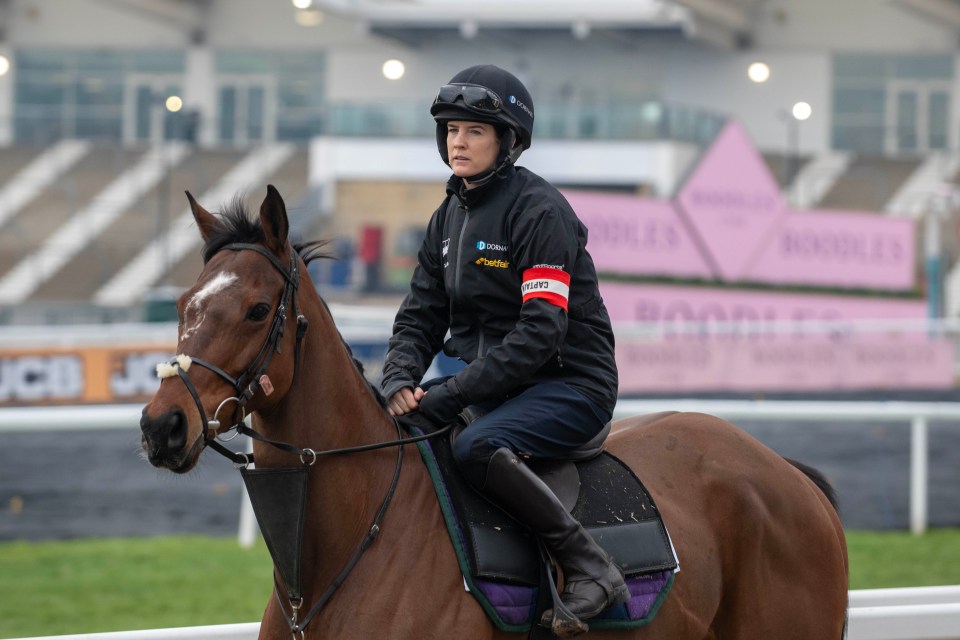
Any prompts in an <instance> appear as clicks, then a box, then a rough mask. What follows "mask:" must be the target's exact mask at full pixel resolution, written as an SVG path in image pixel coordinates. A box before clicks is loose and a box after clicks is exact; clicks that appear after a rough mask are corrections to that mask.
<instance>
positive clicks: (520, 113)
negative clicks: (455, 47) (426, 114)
mask: <svg viewBox="0 0 960 640" xmlns="http://www.w3.org/2000/svg"><path fill="white" fill-rule="evenodd" d="M430 114H431V115H432V116H433V119H434V120H436V121H437V148H438V149H439V151H440V157H441V158H443V161H444V162H445V163H447V164H448V165H449V164H450V158H448V157H447V122H449V121H451V120H466V121H469V122H486V123H488V124H492V125H494V126H495V127H496V128H497V133H498V134H499V136H500V153H499V155H498V156H497V162H496V169H495V170H494V171H493V173H496V172H497V171H499V170H501V169H502V168H503V167H505V166H506V165H508V164H513V163H514V162H516V161H517V158H519V157H520V154H521V153H523V151H524V150H525V149H529V148H530V143H531V139H532V137H533V98H532V97H531V96H530V93H529V92H528V91H527V88H526V87H524V86H523V83H522V82H520V80H518V79H517V77H516V76H515V75H513V74H512V73H510V72H509V71H504V70H503V69H501V68H500V67H497V66H494V65H492V64H481V65H477V66H474V67H470V68H469V69H464V70H463V71H461V72H460V73H458V74H457V75H455V76H453V77H452V78H451V79H450V82H448V83H447V84H445V85H444V86H442V87H440V91H439V92H438V93H437V97H436V99H435V100H434V101H433V106H431V107H430ZM518 141H519V142H518ZM491 175H492V174H491Z"/></svg>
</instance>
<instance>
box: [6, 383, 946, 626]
mask: <svg viewBox="0 0 960 640" xmlns="http://www.w3.org/2000/svg"><path fill="white" fill-rule="evenodd" d="M666 410H682V411H700V412H703V413H710V414H714V415H718V416H722V417H724V418H730V419H738V418H747V419H782V420H810V421H820V422H825V421H829V422H832V423H834V422H853V421H857V422H862V421H867V420H869V421H883V422H902V423H904V424H905V425H906V424H909V425H910V428H911V456H910V460H911V475H910V477H911V480H910V484H911V490H910V497H911V505H910V523H911V529H912V530H913V531H914V532H915V533H920V532H922V531H924V530H925V529H926V526H927V482H928V478H927V459H928V445H927V428H928V424H929V422H930V421H932V420H937V421H945V422H960V404H958V403H935V402H934V403H930V402H923V403H918V402H809V401H797V402H791V401H724V400H694V399H690V400H625V401H621V402H620V403H619V404H618V405H617V408H616V412H615V415H616V416H617V417H623V416H627V415H634V414H642V413H652V412H656V411H666ZM140 411H141V406H140V405H109V406H94V407H42V408H33V407H31V408H7V409H0V433H3V432H13V431H18V432H30V431H81V430H91V429H132V428H136V426H137V425H138V424H139V419H140ZM244 520H252V519H249V518H241V521H242V522H243V521H244ZM244 526H248V527H252V526H253V525H252V523H249V522H248V523H247V524H246V525H244ZM247 536H252V533H251V531H244V530H243V529H241V539H244V538H245V537H247ZM258 629H259V624H258V623H246V624H232V625H216V626H208V627H189V628H181V629H154V630H148V631H123V632H117V633H98V634H91V635H70V636H58V637H57V638H58V640H94V639H96V640H253V639H255V638H256V637H257V634H258ZM849 640H960V586H958V587H926V588H915V589H879V590H869V591H852V592H851V593H850V635H849Z"/></svg>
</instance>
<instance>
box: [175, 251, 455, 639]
mask: <svg viewBox="0 0 960 640" xmlns="http://www.w3.org/2000/svg"><path fill="white" fill-rule="evenodd" d="M222 250H230V251H255V252H257V253H259V254H260V255H262V256H264V257H265V258H267V259H268V260H269V261H270V264H271V265H273V267H274V268H275V269H276V270H277V271H278V272H279V273H280V274H281V275H282V276H283V279H284V287H283V293H282V295H281V296H280V303H279V304H278V305H277V310H276V311H275V312H274V316H273V320H272V322H271V324H270V329H269V331H268V333H267V336H266V338H265V339H264V341H263V344H262V345H261V347H260V350H259V351H258V353H257V355H256V357H255V358H254V359H253V362H251V364H250V365H249V366H248V367H247V368H246V369H245V370H244V371H243V373H241V374H240V375H238V376H236V377H234V376H231V375H230V374H229V373H227V372H226V371H224V370H223V369H221V368H220V367H218V366H216V365H214V364H212V363H210V362H207V361H206V360H203V359H201V358H197V357H194V356H190V362H191V364H197V365H199V366H201V367H203V368H205V369H207V370H209V371H212V372H213V373H215V374H216V375H217V376H219V377H220V378H222V379H223V380H225V381H226V382H227V383H228V384H229V385H230V386H231V387H232V388H233V389H234V391H235V392H236V395H235V396H231V397H228V398H226V399H225V400H223V401H222V402H220V404H219V405H218V406H217V409H216V411H214V414H213V417H211V418H208V417H207V413H206V410H205V409H204V407H203V403H202V401H201V400H200V394H199V393H198V392H197V389H196V387H195V385H194V384H193V382H192V380H191V379H190V375H189V373H188V372H187V369H188V368H189V367H184V366H182V365H181V361H180V358H179V357H178V358H174V359H173V360H171V361H170V362H169V364H170V365H171V366H172V367H173V368H174V370H175V375H177V377H179V378H180V379H181V380H182V381H183V384H184V386H186V388H187V391H188V392H189V393H190V396H191V397H192V398H193V401H194V403H195V404H196V407H197V411H198V412H199V414H200V419H201V422H202V424H203V430H202V432H201V433H200V435H199V436H198V437H197V440H196V441H195V442H194V444H193V445H192V446H191V449H193V448H200V449H203V448H204V447H207V446H209V447H210V448H212V449H213V450H215V451H216V452H217V453H219V454H221V455H223V456H224V457H226V458H228V459H230V460H231V461H232V462H234V464H236V465H237V466H238V467H239V468H240V469H241V473H244V472H246V471H247V468H248V467H249V465H250V464H252V463H253V462H254V456H253V454H252V453H244V452H235V451H232V450H230V449H228V448H227V447H226V446H224V445H223V444H222V443H221V440H220V439H219V436H218V435H217V434H215V435H214V437H213V438H210V437H209V431H210V429H211V428H212V429H214V431H216V430H218V429H219V428H220V426H221V421H220V419H219V414H220V411H221V410H222V409H223V408H224V406H226V405H228V404H229V403H235V404H236V408H235V409H234V411H233V414H232V415H233V416H234V417H236V416H237V412H238V410H239V413H240V417H239V419H237V420H235V421H234V424H233V425H231V426H230V427H229V428H228V429H227V430H226V431H235V432H236V433H235V434H234V435H233V436H231V437H229V438H224V439H223V442H226V441H229V440H232V439H233V438H235V437H236V436H237V435H246V436H248V437H250V438H252V439H254V440H258V441H260V442H263V443H266V444H268V445H270V446H272V447H274V448H276V449H279V450H281V451H285V452H287V453H291V454H295V455H298V456H299V457H300V461H301V463H302V465H303V466H302V467H301V468H300V469H299V470H300V471H303V472H304V474H305V473H306V471H307V470H309V468H310V467H312V466H313V465H314V463H316V461H317V460H318V459H319V458H321V457H324V456H331V455H341V454H349V453H360V452H363V451H373V450H376V449H383V448H387V447H397V461H396V467H395V469H394V473H393V478H392V480H391V482H390V485H389V487H388V489H387V492H386V495H385V496H384V498H383V500H382V502H381V504H380V507H379V509H378V510H377V513H376V515H375V517H374V519H373V523H372V525H371V526H370V528H369V529H368V531H367V533H366V535H365V536H364V537H363V539H362V540H361V542H360V544H359V546H358V547H357V549H356V551H355V552H354V554H353V556H352V557H351V558H350V560H349V561H348V562H347V563H346V565H345V566H344V567H343V569H342V570H341V571H340V573H339V574H338V575H337V577H336V578H334V580H333V581H332V582H331V583H330V585H329V586H328V587H327V589H326V590H325V591H324V592H323V594H321V596H320V597H319V598H318V599H317V601H316V603H315V604H314V605H313V607H311V609H310V610H309V611H308V612H307V614H306V615H305V616H303V618H302V619H301V618H300V617H299V612H300V609H301V608H302V605H303V597H302V595H301V593H302V590H301V588H300V584H299V571H297V572H296V578H295V579H293V580H289V581H288V582H294V583H295V584H287V585H286V590H287V593H288V596H287V597H288V600H289V602H290V608H291V611H292V613H291V614H288V613H287V611H286V608H285V607H284V606H283V599H282V598H281V595H280V587H281V585H280V584H279V582H278V580H277V578H276V575H275V576H274V593H275V594H276V596H277V600H278V601H279V602H280V610H281V612H282V613H283V615H284V618H285V619H286V620H287V623H288V624H289V625H290V631H291V634H292V635H293V638H294V639H296V638H297V637H298V635H299V637H300V638H301V639H302V638H303V637H304V633H305V629H306V626H307V624H308V623H309V622H310V621H311V620H312V619H313V618H314V617H315V616H316V615H317V614H318V613H320V610H321V609H322V608H323V606H324V605H325V604H326V603H327V602H328V601H329V600H330V598H331V597H332V596H333V594H334V592H335V591H336V590H337V589H338V588H339V587H340V585H341V584H343V582H344V580H346V578H347V576H348V575H349V573H350V571H351V570H352V569H353V567H354V566H355V565H356V564H357V562H358V561H359V560H360V556H361V555H363V552H364V551H366V550H367V548H368V547H369V546H370V544H371V543H372V542H373V541H374V540H375V539H376V537H377V536H378V535H379V533H380V525H381V523H382V521H383V518H384V516H386V512H387V508H388V507H389V505H390V503H391V501H392V500H393V496H394V494H395V493H396V489H397V484H398V483H399V480H400V470H401V468H402V465H403V445H405V444H412V443H415V442H420V441H421V440H425V439H427V438H432V437H436V436H439V435H441V434H444V433H446V432H447V431H449V429H450V427H449V426H448V427H444V428H443V429H440V430H438V431H434V432H432V433H429V434H426V435H421V436H415V437H410V438H404V437H402V436H403V434H402V431H401V428H400V424H399V423H398V422H397V421H396V419H394V420H393V422H394V425H395V426H396V428H397V439H396V440H392V441H388V442H378V443H373V444H367V445H360V446H354V447H344V448H340V449H330V450H325V451H315V450H313V449H310V448H301V447H298V446H296V445H293V444H289V443H286V442H280V441H277V440H272V439H270V438H267V437H266V436H264V435H262V434H260V433H259V432H257V431H254V430H253V429H252V428H250V427H248V426H247V425H246V424H245V422H244V420H245V418H246V409H245V407H246V405H247V403H248V402H249V401H250V400H251V399H252V398H253V397H254V396H255V395H256V393H257V392H258V391H260V390H261V389H262V390H263V391H264V392H265V393H266V394H268V395H269V394H270V393H272V391H273V388H272V383H271V382H270V379H269V377H268V376H267V374H266V371H267V367H268V366H269V364H270V360H271V358H272V357H273V354H275V353H280V345H281V342H282V340H283V335H284V327H285V326H286V323H287V312H288V310H290V309H292V310H293V313H294V314H295V315H296V318H297V333H296V344H295V346H294V372H293V378H292V380H296V376H297V375H298V373H299V370H300V351H301V348H302V345H303V338H304V336H305V335H306V332H307V327H308V324H309V323H308V321H307V318H306V317H305V316H304V315H303V314H302V313H300V307H299V304H298V302H297V290H298V287H299V283H300V268H299V259H298V255H297V252H296V251H293V250H291V252H290V253H291V259H290V267H289V269H288V268H286V267H284V265H283V263H281V262H280V260H279V259H278V258H277V257H276V256H275V255H273V254H272V253H271V252H270V251H268V250H267V249H265V248H264V247H262V246H260V245H256V244H249V243H232V244H228V245H226V246H224V247H223V248H222ZM324 304H325V303H324ZM291 384H292V382H291ZM305 478H306V476H305V475H304V479H305ZM244 479H245V481H248V489H249V487H250V485H249V480H248V478H247V477H245V478H244ZM262 525H263V523H261V528H263V526H262ZM302 533H303V532H302V529H301V530H300V531H299V535H300V537H301V538H302ZM268 546H269V545H268ZM298 547H299V545H298ZM270 551H271V556H273V560H274V565H275V566H279V562H278V561H277V558H276V556H274V550H273V549H272V548H271V549H270ZM297 563H299V553H298V557H297Z"/></svg>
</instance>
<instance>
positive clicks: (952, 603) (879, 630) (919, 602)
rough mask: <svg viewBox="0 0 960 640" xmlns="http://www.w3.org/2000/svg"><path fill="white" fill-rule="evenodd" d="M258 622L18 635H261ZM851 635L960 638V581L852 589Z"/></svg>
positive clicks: (874, 639)
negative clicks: (889, 587)
mask: <svg viewBox="0 0 960 640" xmlns="http://www.w3.org/2000/svg"><path fill="white" fill-rule="evenodd" d="M259 632H260V623H259V622H248V623H240V624H223V625H211V626H201V627H180V628H174V629H149V630H142V631H117V632H112V633H96V634H77V635H66V636H45V637H42V638H37V637H35V638H29V639H28V638H17V639H15V640H256V638H257V637H258V635H259ZM847 640H960V586H949V587H916V588H911V589H868V590H862V591H851V592H850V628H849V634H848V637H847Z"/></svg>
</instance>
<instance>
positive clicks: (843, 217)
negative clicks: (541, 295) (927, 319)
mask: <svg viewBox="0 0 960 640" xmlns="http://www.w3.org/2000/svg"><path fill="white" fill-rule="evenodd" d="M564 195H565V196H566V197H567V199H568V200H569V201H570V203H571V205H573V208H574V210H575V211H576V212H577V214H578V215H579V216H580V218H581V220H583V222H584V224H585V225H586V227H587V230H588V244H587V248H588V249H589V250H590V253H591V255H592V256H593V258H594V261H595V262H596V263H597V269H598V270H599V271H600V272H601V273H608V274H624V275H646V276H668V277H671V276H672V277H682V278H690V277H694V278H704V279H713V278H716V279H719V280H722V281H724V282H757V283H764V284H774V285H776V284H789V285H811V286H825V287H843V288H851V289H875V290H887V291H909V290H911V289H913V287H914V284H915V282H914V280H915V274H914V269H915V258H916V256H915V248H914V242H915V240H914V233H915V231H914V226H913V222H912V221H909V220H902V219H893V218H889V217H887V216H884V215H880V214H870V213H862V212H848V211H824V210H819V211H817V210H814V211H797V210H791V209H789V208H787V206H786V204H785V203H784V200H783V197H782V195H781V193H780V189H779V187H778V186H777V183H776V181H774V179H773V177H772V176H771V174H770V170H769V169H768V168H767V166H766V164H764V162H763V159H762V158H761V157H760V155H759V154H758V153H757V151H756V149H754V147H753V146H752V145H751V143H750V141H749V139H748V138H747V136H746V134H745V133H744V131H743V129H742V128H741V127H740V125H739V124H738V123H736V122H735V121H730V122H729V123H728V124H727V125H726V126H725V127H724V129H723V130H722V132H721V133H720V134H719V136H718V137H717V139H716V141H715V142H714V144H713V145H712V146H711V147H710V149H709V150H708V151H707V152H706V153H705V154H704V156H703V158H702V159H701V160H700V162H699V163H698V164H697V166H696V167H695V168H694V170H693V172H692V173H691V175H690V178H689V179H688V180H687V181H686V183H685V184H684V185H683V188H682V189H681V190H680V192H679V194H678V195H677V198H676V200H673V201H667V200H652V199H649V198H640V197H637V196H631V195H623V194H606V193H590V192H584V191H573V190H569V191H565V192H564Z"/></svg>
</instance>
